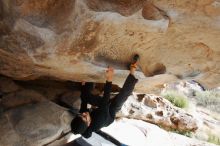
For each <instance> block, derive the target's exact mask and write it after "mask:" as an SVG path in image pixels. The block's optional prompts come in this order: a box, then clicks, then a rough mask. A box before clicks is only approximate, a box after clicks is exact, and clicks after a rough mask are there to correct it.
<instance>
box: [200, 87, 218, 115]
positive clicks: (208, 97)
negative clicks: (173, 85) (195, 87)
mask: <svg viewBox="0 0 220 146" xmlns="http://www.w3.org/2000/svg"><path fill="white" fill-rule="evenodd" d="M196 99H197V105H200V106H203V107H206V108H208V109H210V110H212V111H215V112H220V92H219V91H215V90H207V91H200V92H196Z"/></svg>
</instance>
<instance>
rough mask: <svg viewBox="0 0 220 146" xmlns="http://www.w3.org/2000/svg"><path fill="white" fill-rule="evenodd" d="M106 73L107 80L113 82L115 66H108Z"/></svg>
mask: <svg viewBox="0 0 220 146" xmlns="http://www.w3.org/2000/svg"><path fill="white" fill-rule="evenodd" d="M105 75H106V80H107V81H108V82H112V79H113V75H114V68H113V67H108V68H107V70H106V72H105Z"/></svg>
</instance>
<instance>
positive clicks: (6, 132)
mask: <svg viewBox="0 0 220 146" xmlns="http://www.w3.org/2000/svg"><path fill="white" fill-rule="evenodd" d="M71 119H72V116H71V115H70V114H69V113H68V112H67V111H65V109H63V108H61V107H60V106H58V105H56V104H54V103H52V102H48V101H47V102H41V103H37V104H34V105H25V106H22V107H18V108H16V109H12V110H9V111H7V112H5V113H4V114H1V116H0V123H1V127H0V133H1V137H0V145H2V146H12V145H16V146H20V145H22V146H42V145H45V144H48V143H50V142H53V140H56V139H57V138H58V137H60V136H61V134H63V133H67V132H69V131H70V126H69V125H70V122H71Z"/></svg>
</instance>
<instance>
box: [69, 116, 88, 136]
mask: <svg viewBox="0 0 220 146" xmlns="http://www.w3.org/2000/svg"><path fill="white" fill-rule="evenodd" d="M87 128H88V126H87V124H86V122H85V121H83V120H82V117H80V115H76V117H75V118H74V119H73V120H72V122H71V131H72V132H73V133H74V134H83V133H84V132H85V131H86V129H87Z"/></svg>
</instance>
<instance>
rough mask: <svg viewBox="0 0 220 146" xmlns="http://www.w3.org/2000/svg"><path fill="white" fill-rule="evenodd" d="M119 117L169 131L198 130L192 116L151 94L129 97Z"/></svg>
mask: <svg viewBox="0 0 220 146" xmlns="http://www.w3.org/2000/svg"><path fill="white" fill-rule="evenodd" d="M117 116H118V117H128V118H133V119H139V120H140V119H141V120H144V121H147V122H150V123H154V124H157V125H160V126H162V127H163V128H165V129H168V130H173V129H177V130H178V131H195V130H197V129H198V125H197V121H196V119H195V118H194V117H193V116H192V115H190V114H188V113H186V112H185V111H184V110H182V109H179V108H177V107H174V106H173V105H172V104H171V103H170V102H169V101H167V100H166V99H164V98H163V97H160V96H155V95H149V94H146V95H145V94H141V95H133V96H129V98H128V100H127V101H126V102H125V104H124V105H123V107H122V110H121V112H120V113H118V115H117Z"/></svg>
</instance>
